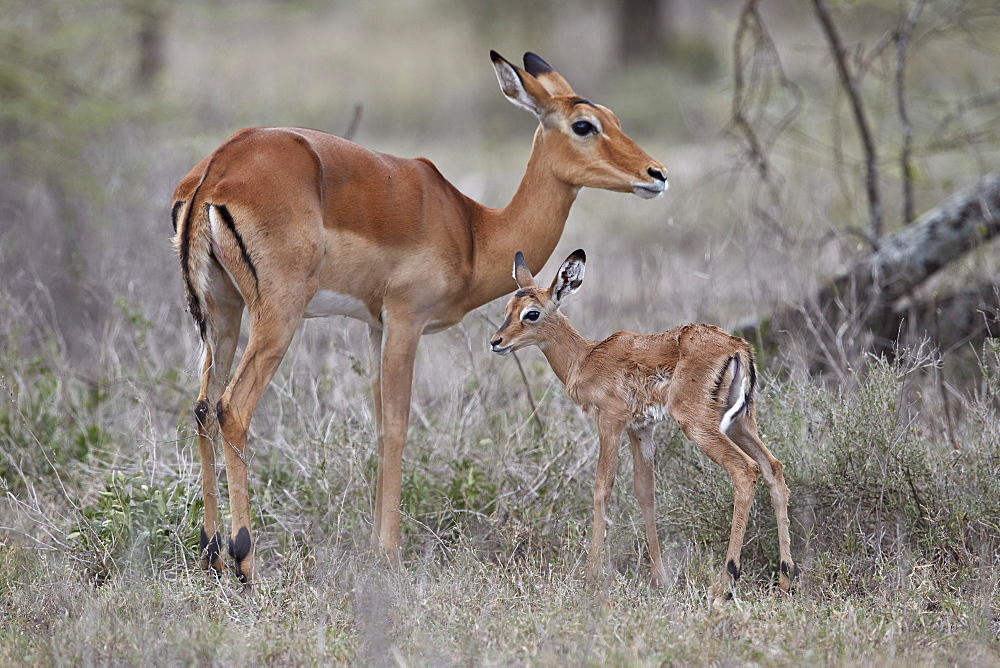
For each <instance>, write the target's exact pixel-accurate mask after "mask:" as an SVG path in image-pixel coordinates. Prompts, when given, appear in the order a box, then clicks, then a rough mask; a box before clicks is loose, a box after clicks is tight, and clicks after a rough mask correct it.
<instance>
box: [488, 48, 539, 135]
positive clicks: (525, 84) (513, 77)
mask: <svg viewBox="0 0 1000 668" xmlns="http://www.w3.org/2000/svg"><path fill="white" fill-rule="evenodd" d="M490 58H491V59H492V60H493V69H495V70H496V72H497V81H499V82H500V90H502V91H503V94H504V95H506V96H507V99H508V100H510V101H511V102H513V103H514V104H516V105H517V106H519V107H521V108H522V109H527V110H528V111H530V112H531V113H533V114H534V115H535V116H537V117H538V120H541V119H542V118H543V117H544V116H545V111H546V107H547V106H548V104H549V100H550V99H551V97H552V96H551V95H549V92H548V91H547V90H545V87H544V86H542V84H541V83H540V82H539V81H538V79H536V78H535V77H533V76H532V75H530V74H528V73H527V72H525V71H524V70H522V69H521V68H519V67H517V66H516V65H512V64H510V63H509V62H508V61H507V59H506V58H504V57H503V56H501V55H500V54H499V53H497V52H496V51H490Z"/></svg>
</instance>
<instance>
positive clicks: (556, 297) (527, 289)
mask: <svg viewBox="0 0 1000 668" xmlns="http://www.w3.org/2000/svg"><path fill="white" fill-rule="evenodd" d="M586 264H587V254H586V253H584V252H583V250H582V249H578V250H575V251H573V252H572V253H570V255H569V257H567V258H566V260H565V261H564V262H563V263H562V266H560V267H559V271H557V272H556V277H555V278H554V279H553V280H552V285H550V286H549V287H547V288H540V287H538V285H537V284H536V283H535V277H534V276H532V275H531V270H529V269H528V265H527V264H525V262H524V255H522V254H521V251H518V252H517V253H515V255H514V280H515V281H517V287H518V290H517V292H515V293H514V294H513V295H511V298H510V301H508V302H507V308H506V309H505V311H504V321H503V324H501V325H500V328H499V329H497V331H496V333H495V334H494V335H493V337H492V338H491V339H490V345H491V346H492V348H493V352H495V353H500V354H501V355H509V354H510V353H512V352H514V351H515V350H519V349H521V348H524V347H525V346H543V345H544V344H545V343H546V342H547V341H549V340H550V338H551V336H552V333H553V331H554V330H555V329H556V328H558V327H559V326H561V325H563V324H564V323H565V320H566V316H564V315H563V314H562V313H560V312H559V307H560V306H562V303H563V300H564V299H566V297H568V296H570V295H571V294H573V293H574V292H576V291H577V290H579V289H580V286H581V285H583V272H584V269H585V268H586Z"/></svg>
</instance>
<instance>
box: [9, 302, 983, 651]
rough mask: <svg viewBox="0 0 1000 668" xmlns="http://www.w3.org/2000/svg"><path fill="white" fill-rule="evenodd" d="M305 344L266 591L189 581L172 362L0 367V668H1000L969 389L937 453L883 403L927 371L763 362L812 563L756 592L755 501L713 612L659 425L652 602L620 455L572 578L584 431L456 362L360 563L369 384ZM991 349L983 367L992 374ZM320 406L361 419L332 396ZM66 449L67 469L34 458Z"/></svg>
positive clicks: (803, 559)
mask: <svg viewBox="0 0 1000 668" xmlns="http://www.w3.org/2000/svg"><path fill="white" fill-rule="evenodd" d="M133 315H134V314H133ZM133 315H130V314H128V313H125V312H122V314H121V315H120V316H119V317H121V318H122V319H127V320H128V321H129V322H130V323H131V322H133V321H134V320H135V319H134V317H133ZM140 322H141V320H140ZM465 327H467V328H469V329H477V326H475V325H472V326H470V325H466V326H465ZM310 329H312V328H310V327H307V328H306V331H305V332H304V333H303V334H302V335H301V336H300V337H299V339H298V341H297V343H296V346H297V349H296V351H294V352H293V355H292V356H291V359H290V360H289V363H286V364H285V365H283V367H282V370H281V372H279V377H278V378H277V379H276V381H275V387H274V388H273V389H272V390H271V391H269V396H268V398H267V400H266V401H265V404H264V407H263V408H262V409H261V410H262V413H261V415H260V416H259V418H260V419H259V421H258V422H257V423H256V426H255V433H254V437H253V441H252V443H253V444H254V445H253V446H252V447H253V452H254V455H253V463H252V467H251V469H252V474H253V479H252V489H253V505H254V511H255V513H256V516H255V518H254V521H255V526H256V527H257V532H258V533H257V535H258V540H259V543H258V550H259V552H258V555H259V563H260V564H261V570H262V578H263V579H262V581H261V584H260V586H259V588H258V592H257V594H256V595H255V596H254V597H251V598H246V597H244V596H242V595H241V594H240V593H239V585H238V583H236V582H235V581H234V580H233V579H231V578H228V577H222V578H218V577H216V576H214V575H210V574H207V573H204V572H202V571H201V570H200V568H199V567H198V563H197V558H196V557H197V555H196V545H197V528H198V524H197V522H198V517H199V512H200V500H199V499H198V494H199V484H198V478H197V470H198V469H197V462H196V461H195V459H194V458H195V457H196V454H195V446H194V443H193V430H192V428H191V426H190V425H189V424H187V417H186V416H183V415H177V414H176V411H175V410H174V409H173V406H172V405H170V404H167V405H166V406H165V408H163V409H160V408H156V409H152V410H150V408H151V403H150V398H151V397H154V396H157V395H159V394H162V395H166V396H171V397H174V398H176V394H177V389H176V388H175V387H174V383H175V380H173V379H172V376H171V375H170V374H165V375H159V376H156V377H154V378H150V379H148V380H147V381H146V383H145V384H144V385H143V386H142V387H143V389H142V393H143V395H142V396H137V395H136V394H135V392H136V390H137V385H136V383H135V380H134V378H133V377H132V373H133V371H132V368H131V367H129V366H125V365H122V366H119V367H115V368H113V369H112V370H111V373H110V375H109V376H108V377H105V378H103V379H102V380H101V381H100V383H98V387H101V388H104V389H103V390H102V391H95V390H94V389H93V387H92V383H89V382H84V381H82V380H74V374H73V373H72V372H71V371H70V369H68V368H66V366H67V365H68V364H69V363H68V362H67V360H65V358H62V357H61V356H60V353H59V352H58V351H57V350H54V349H53V350H50V351H49V352H48V353H40V354H41V355H49V357H48V358H46V359H41V358H36V359H31V358H26V357H18V356H9V357H7V358H6V359H5V361H4V364H5V366H4V368H3V370H2V372H3V373H2V375H3V377H4V378H5V379H11V378H16V379H18V380H17V385H16V386H13V385H11V384H9V381H7V380H5V381H4V382H5V385H4V387H5V390H6V391H8V392H10V393H11V397H10V399H9V402H10V403H9V406H10V408H11V410H9V411H8V412H7V414H6V417H5V421H4V422H3V423H2V427H3V430H2V432H0V439H2V445H3V450H4V452H5V453H6V455H7V456H6V457H5V464H4V466H3V468H2V473H3V475H2V478H0V479H2V481H3V485H4V486H5V491H6V492H7V495H6V501H5V502H4V503H3V504H2V505H0V518H2V521H3V526H4V527H5V531H4V534H3V536H4V538H3V541H4V542H3V546H2V549H0V600H2V601H3V602H4V603H3V606H2V608H0V610H2V612H0V614H2V616H3V622H4V623H3V624H2V629H3V630H0V664H13V663H18V664H20V663H28V664H50V663H60V664H63V663H76V664H80V663H83V664H92V663H98V664H100V663H144V664H145V663H151V664H161V663H206V662H207V663H223V664H228V663H235V662H238V661H251V662H280V663H293V664H303V663H328V662H351V663H353V662H362V663H376V664H383V663H396V662H401V663H407V664H410V663H418V664H435V665H436V664H441V663H446V664H456V663H457V664H468V663H485V664H492V663H525V662H529V663H541V664H564V663H567V662H568V663H592V664H602V665H603V664H609V663H610V664H629V665H631V664H656V663H683V664H691V663H693V664H711V663H719V662H723V663H768V664H775V665H792V664H795V665H798V664H801V663H802V662H804V661H819V662H823V663H857V662H862V663H908V662H917V663H942V662H957V663H963V664H970V665H982V664H983V663H984V662H985V663H995V662H997V661H998V660H1000V621H998V620H1000V606H998V600H1000V576H998V575H997V574H998V572H1000V570H998V566H1000V563H998V558H997V554H998V552H997V549H998V545H997V537H998V535H1000V532H998V531H997V526H998V521H1000V481H998V480H1000V459H998V457H997V438H996V434H997V433H1000V430H998V429H997V425H998V424H1000V415H998V414H997V409H996V406H995V404H994V403H993V401H992V399H991V398H989V397H983V398H979V399H977V398H974V397H972V398H969V399H968V402H967V404H966V405H965V406H964V409H965V411H964V413H963V414H964V415H965V416H966V418H965V419H964V420H963V422H962V428H963V429H962V430H960V433H961V434H963V439H962V441H961V442H959V443H958V444H957V445H958V450H957V451H956V450H954V448H953V446H952V445H951V444H948V443H942V442H941V441H940V440H939V439H938V437H937V435H936V434H934V433H932V432H930V431H928V430H927V429H926V427H925V426H924V425H922V424H920V422H919V421H918V420H917V416H916V415H915V414H914V412H913V404H908V403H907V402H906V401H905V397H906V384H905V383H903V382H902V380H903V379H906V378H907V377H908V376H912V375H919V374H922V373H926V372H927V371H926V369H925V368H924V367H920V366H919V365H918V366H917V367H910V368H907V367H905V366H901V365H890V364H888V363H885V362H881V361H877V360H876V361H872V362H871V363H870V364H869V366H868V368H867V373H866V377H865V378H864V380H862V381H860V382H859V383H857V384H856V386H855V387H853V388H851V389H850V390H838V389H830V388H827V387H824V386H823V385H821V384H819V383H818V382H817V381H812V380H809V381H796V380H793V379H791V378H780V377H776V376H773V375H770V374H766V375H765V377H764V394H763V396H762V397H761V401H760V418H761V426H762V432H763V433H764V435H765V438H767V439H768V441H769V443H770V444H771V446H772V448H773V450H774V451H775V453H776V454H777V456H779V457H780V458H781V459H783V460H784V462H785V463H786V467H787V468H786V475H787V478H788V481H789V485H790V487H791V489H792V494H793V497H792V499H793V500H792V506H791V509H792V517H793V526H792V532H793V554H794V556H795V557H796V559H797V560H799V562H800V563H801V564H802V565H803V567H804V570H805V575H804V577H803V579H802V581H801V583H800V585H799V588H798V591H797V592H796V594H795V595H794V596H792V597H787V596H785V595H783V594H781V593H780V592H778V591H777V590H776V589H775V588H774V582H775V572H776V566H777V564H776V555H777V548H776V545H775V542H776V541H775V538H774V521H773V516H772V515H771V511H770V508H769V503H768V500H767V495H766V492H764V490H763V487H761V490H760V494H759V495H758V498H757V499H756V502H755V504H754V508H753V512H752V515H751V524H750V529H749V531H748V534H747V545H746V548H745V551H744V576H743V578H741V580H740V583H739V593H738V596H737V598H736V599H735V600H734V601H732V602H730V603H729V604H725V605H714V606H713V605H710V604H709V602H708V600H707V589H708V587H709V585H710V584H711V583H712V582H713V581H714V578H715V577H716V576H717V573H718V569H719V568H721V565H722V564H721V559H722V554H723V550H724V544H725V543H724V541H725V538H726V536H727V535H728V523H729V512H730V509H731V492H730V490H729V486H728V483H727V481H726V480H725V479H724V476H723V475H722V474H721V472H720V471H716V470H715V469H714V468H713V467H712V465H711V464H710V463H709V462H708V461H707V460H706V459H705V458H703V457H702V456H701V455H700V454H699V453H697V451H696V449H695V448H693V446H691V445H690V444H689V443H687V442H686V441H684V440H683V439H682V438H681V437H680V436H679V434H678V432H677V430H676V429H672V428H670V427H661V428H660V430H659V432H658V454H657V457H658V459H657V507H658V511H659V514H660V517H661V520H660V523H659V525H660V532H661V536H663V539H664V552H665V557H666V560H667V568H668V573H669V575H670V576H671V577H672V579H673V581H672V583H671V584H670V585H668V586H667V587H666V588H665V589H664V590H662V591H657V590H653V589H651V588H650V586H649V583H648V566H647V565H646V562H645V555H644V547H643V546H644V539H643V529H642V527H641V524H640V521H639V518H640V513H639V511H638V508H637V507H636V505H635V504H634V502H633V501H632V500H631V499H630V498H629V496H630V495H629V488H630V486H631V484H630V483H631V481H630V480H629V478H630V468H631V467H630V466H628V465H627V462H625V463H623V466H622V467H621V472H620V474H619V480H618V483H617V490H618V492H617V495H616V502H615V507H614V511H613V515H612V520H613V522H614V529H613V533H612V535H611V539H610V549H611V554H612V559H611V568H610V570H609V571H608V573H607V576H606V578H605V579H604V580H603V581H602V582H599V583H598V584H597V585H593V586H588V585H587V584H586V583H585V581H584V579H583V561H584V556H585V544H586V537H587V531H588V527H589V522H590V511H589V504H590V493H591V489H592V487H591V485H592V478H593V468H594V465H595V461H594V460H595V452H596V437H595V435H594V433H593V430H592V428H591V426H590V425H589V423H588V421H587V420H586V419H585V418H584V416H582V415H580V414H577V413H574V412H573V411H572V410H571V408H570V406H569V404H568V401H567V400H566V398H565V397H564V396H563V395H562V394H561V390H560V388H558V387H555V386H554V384H553V383H552V381H551V379H549V378H548V377H547V376H546V375H545V374H544V373H542V372H540V370H539V368H538V367H539V366H540V364H539V363H537V362H536V361H534V360H526V361H527V363H528V366H527V369H528V372H529V379H530V382H531V383H532V385H531V387H532V389H533V391H534V392H535V394H536V401H537V402H538V404H539V406H540V409H539V410H540V411H541V413H542V414H543V416H544V423H545V430H546V431H545V434H544V435H542V434H541V433H539V430H538V429H537V427H536V426H535V423H534V422H532V421H529V419H528V414H527V409H526V402H525V400H524V397H523V391H524V387H523V386H522V385H520V384H519V382H518V381H516V380H515V378H514V375H513V374H514V373H515V372H513V370H511V369H510V368H509V365H504V364H503V363H502V362H501V361H500V360H493V359H492V358H482V357H483V356H482V355H481V354H478V355H474V356H470V357H469V361H468V362H467V364H468V366H467V367H463V368H462V369H461V372H460V373H451V374H448V378H447V379H445V377H444V376H441V375H439V376H437V380H438V382H439V386H440V391H439V392H436V393H435V397H436V401H434V402H428V403H427V404H424V405H422V406H418V414H419V413H424V414H425V419H424V420H421V419H419V418H415V420H414V423H415V424H414V427H413V428H412V429H411V437H410V441H409V445H408V447H407V452H406V466H405V472H404V491H405V494H404V504H403V505H404V514H405V518H404V523H403V526H404V543H405V545H406V551H405V554H404V562H405V564H404V567H403V568H402V569H400V570H393V569H390V568H388V567H387V566H386V565H385V564H384V563H383V562H382V561H381V559H380V558H379V557H378V555H376V554H374V553H372V552H371V551H370V550H369V549H368V547H367V545H366V541H367V536H368V533H369V531H370V525H369V521H370V516H371V499H372V494H373V489H372V481H373V478H374V475H373V473H374V459H373V453H372V438H371V436H372V434H371V425H370V422H369V420H368V419H367V417H366V416H365V415H364V413H365V411H367V410H368V408H367V404H366V403H365V402H363V401H358V400H357V396H358V395H363V391H362V390H359V389H358V387H359V386H363V385H364V382H365V381H364V380H363V378H362V377H361V376H359V375H358V374H356V373H355V372H354V371H351V367H352V366H354V365H356V364H357V360H354V359H352V358H351V357H350V356H349V355H347V354H346V353H345V354H343V355H341V356H340V357H339V361H338V362H335V363H334V364H332V368H318V369H317V368H316V367H315V366H310V365H309V364H308V361H309V359H311V357H310V356H309V355H306V354H305V351H304V350H303V349H304V348H308V347H310V346H312V345H314V344H316V343H317V342H315V341H313V340H312V338H313V336H314V334H315V333H314V332H311V331H309V330H310ZM482 329H483V330H484V331H483V332H481V333H482V334H485V333H486V331H485V329H486V327H485V324H484V325H483V327H482ZM123 332H125V333H123V334H122V336H123V338H127V337H128V336H132V337H137V338H138V337H141V336H143V334H142V333H141V331H140V332H136V331H135V330H131V331H130V332H129V329H128V328H123ZM319 338H322V337H319ZM427 347H428V348H430V346H427ZM998 352H1000V350H997V349H995V348H994V349H991V350H987V357H984V369H983V373H984V378H986V379H988V381H989V383H988V384H989V385H990V386H992V384H994V383H996V382H1000V378H998V377H997V375H996V362H997V353H998ZM452 355H454V353H452ZM430 356H431V355H430V353H429V352H428V353H426V354H425V357H424V358H423V362H424V364H427V363H428V360H427V357H430ZM455 358H456V359H457V356H456V357H455ZM476 366H479V367H481V368H479V369H477V368H476ZM423 371H424V372H425V373H426V374H429V375H433V372H429V371H428V370H427V369H424V370H423ZM483 377H488V378H493V379H496V378H498V377H499V378H501V379H502V382H495V383H494V384H483V383H480V378H483ZM54 378H59V379H62V381H61V382H54V381H53V379H54ZM114 388H127V389H114ZM348 388H351V389H350V390H348ZM339 401H347V402H350V403H351V404H352V405H353V406H354V410H353V411H352V410H350V409H348V410H343V409H342V407H337V406H333V405H330V404H331V403H332V404H336V403H338V402H339ZM424 401H426V399H424ZM112 407H114V409H113V410H114V411H116V414H115V415H113V416H112V417H109V415H111V411H112ZM462 413H471V414H472V417H466V418H465V419H463V418H462V417H461V414H462ZM163 414H167V415H169V418H170V419H169V420H165V419H164V415H163ZM132 420H135V421H137V424H138V427H139V428H138V429H136V422H133V421H132ZM168 422H169V423H170V424H172V427H170V428H169V429H167V430H166V431H163V430H161V427H160V426H158V425H163V424H165V423H168ZM93 424H100V425H101V432H100V435H99V436H95V437H93V438H91V435H90V432H91V430H90V429H89V425H93ZM142 434H148V436H146V437H143V436H142ZM136 435H139V438H138V439H137V438H136ZM64 442H67V443H73V444H74V447H73V449H72V450H71V452H69V453H63V452H62V451H61V450H60V449H59V448H58V447H52V446H57V445H58V444H60V443H64ZM625 459H627V456H626V457H625ZM29 472H30V474H29Z"/></svg>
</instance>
